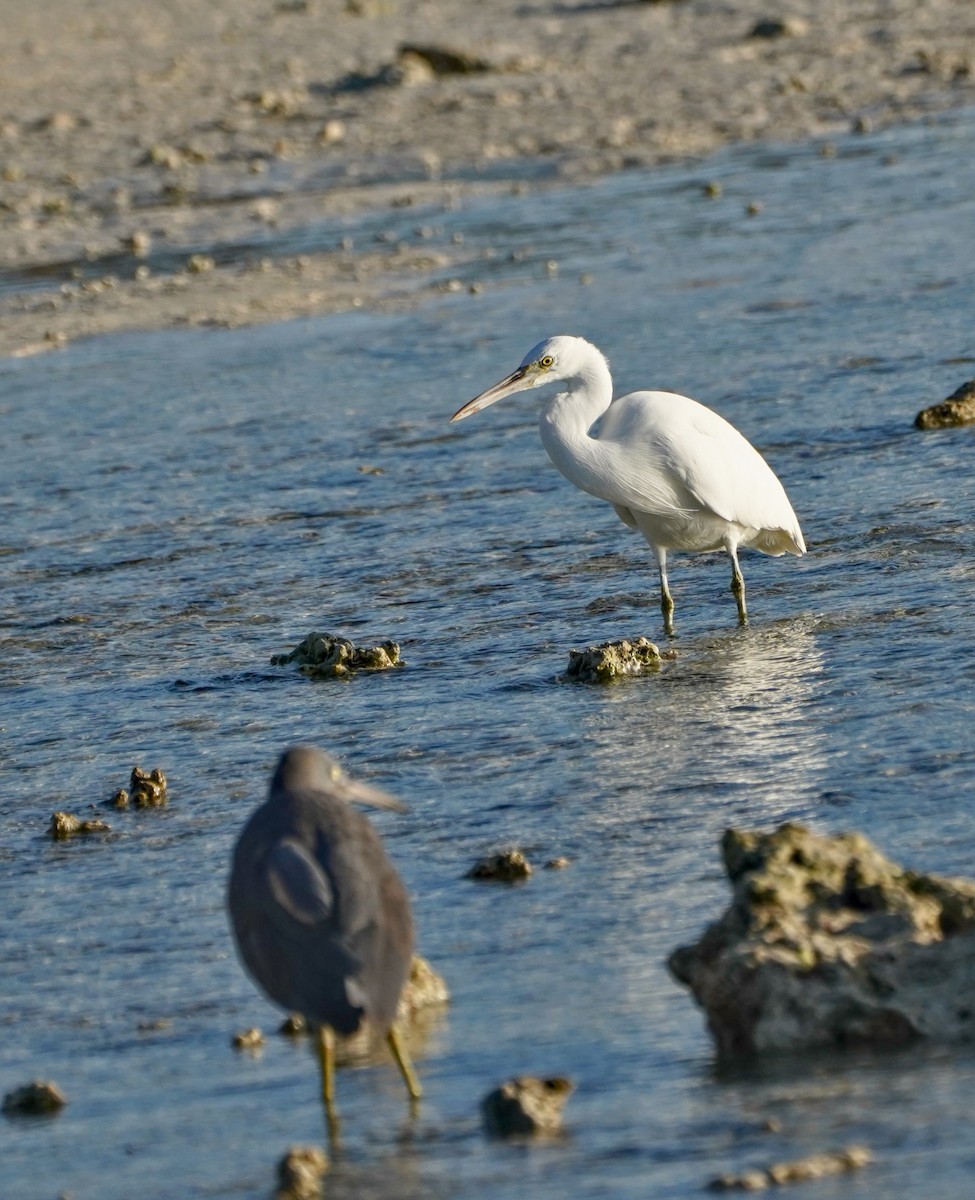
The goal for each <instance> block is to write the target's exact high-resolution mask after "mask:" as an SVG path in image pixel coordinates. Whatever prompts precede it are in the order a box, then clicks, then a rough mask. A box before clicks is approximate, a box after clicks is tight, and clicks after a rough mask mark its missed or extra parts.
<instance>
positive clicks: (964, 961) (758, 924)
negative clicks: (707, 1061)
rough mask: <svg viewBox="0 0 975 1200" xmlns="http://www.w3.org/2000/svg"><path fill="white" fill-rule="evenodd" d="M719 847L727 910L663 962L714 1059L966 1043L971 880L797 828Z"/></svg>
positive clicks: (971, 995) (862, 841)
mask: <svg viewBox="0 0 975 1200" xmlns="http://www.w3.org/2000/svg"><path fill="white" fill-rule="evenodd" d="M721 849H722V853H723V856H724V864H725V869H726V871H727V873H728V878H729V880H730V881H731V885H732V888H733V892H734V895H733V897H732V901H731V904H730V905H729V906H728V909H727V911H726V912H725V913H724V915H723V916H722V917H721V919H720V920H718V921H716V922H715V923H714V924H713V925H711V926H709V928H708V929H707V930H706V931H705V933H704V935H703V936H702V938H701V940H700V941H699V942H698V943H697V944H696V945H693V946H685V947H681V948H680V949H678V950H675V951H674V952H673V954H672V955H671V956H670V959H669V966H670V969H671V971H672V972H673V974H674V976H675V977H676V978H677V979H678V980H679V981H680V982H681V983H685V984H687V986H688V987H689V988H690V989H691V991H692V992H693V993H694V998H695V999H696V1000H697V1002H698V1003H699V1004H700V1005H701V1007H702V1008H703V1009H704V1011H705V1013H706V1014H707V1020H708V1027H709V1029H710V1031H711V1033H712V1035H713V1036H714V1039H715V1042H716V1043H717V1048H718V1052H719V1055H720V1056H722V1057H724V1058H734V1057H739V1056H742V1055H754V1054H767V1053H778V1052H787V1051H799V1050H810V1049H813V1048H816V1047H825V1046H839V1045H848V1044H856V1043H859V1044H870V1045H875V1046H899V1045H903V1044H905V1043H908V1042H910V1041H913V1040H915V1039H918V1038H933V1039H939V1040H969V1039H975V882H971V881H969V880H965V879H948V878H944V877H941V876H938V875H925V874H923V873H921V872H918V871H910V870H905V869H904V868H902V867H900V866H898V865H897V864H896V863H893V862H891V861H890V859H888V858H886V857H885V856H884V855H883V854H881V853H880V851H879V850H877V849H876V848H875V847H874V846H873V845H872V843H871V842H869V841H868V840H867V838H865V837H863V836H862V835H861V834H858V833H846V834H840V835H838V836H835V837H830V836H822V835H819V834H816V833H813V832H812V831H811V830H810V829H807V828H805V827H804V826H802V825H796V824H787V825H782V826H781V827H780V828H779V829H777V830H775V832H773V833H769V834H762V833H748V832H743V831H740V830H735V829H730V830H728V831H727V832H726V833H725V835H724V838H723V839H722V845H721Z"/></svg>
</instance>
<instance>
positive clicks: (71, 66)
mask: <svg viewBox="0 0 975 1200" xmlns="http://www.w3.org/2000/svg"><path fill="white" fill-rule="evenodd" d="M4 25H5V29H4V38H3V39H2V44H0V214H2V221H0V256H2V262H3V264H4V271H3V275H2V276H0V353H2V354H27V353H33V352H35V351H37V350H41V349H45V348H51V347H56V346H59V345H63V344H64V343H65V342H66V341H69V340H71V339H73V338H76V337H80V336H87V335H91V334H97V333H105V332H111V331H115V330H121V329H152V328H166V327H174V326H187V325H225V326H236V325H245V324H248V323H254V322H259V321H270V320H282V319H286V318H289V317H294V316H299V315H307V314H311V313H318V312H330V311H338V310H341V309H345V308H349V307H352V306H376V307H389V306H394V305H404V304H414V303H417V302H418V301H419V300H420V299H422V297H423V296H424V295H425V294H428V292H429V290H430V288H431V287H433V286H434V283H433V282H432V280H433V276H434V274H436V276H437V278H438V280H441V281H442V279H443V273H444V271H445V270H446V271H449V268H450V266H451V264H452V263H458V264H459V263H461V262H463V261H464V260H465V254H467V253H469V252H468V251H466V250H465V247H464V246H463V244H459V245H457V244H454V243H452V242H450V241H449V240H438V239H437V238H436V237H431V236H429V231H426V232H423V231H418V232H417V235H416V237H415V238H413V237H411V238H398V239H395V240H382V239H379V240H376V239H374V238H373V239H370V240H368V241H366V240H364V239H360V238H356V237H344V238H339V237H335V236H331V237H328V238H326V237H324V236H323V237H322V238H321V239H320V241H316V240H315V238H314V236H312V237H311V238H308V237H307V236H306V237H305V239H304V242H305V245H304V246H303V249H302V252H301V253H300V254H299V253H295V252H294V250H293V246H292V248H291V249H290V250H289V234H291V233H293V232H295V231H299V230H301V231H308V230H314V228H315V225H316V223H321V222H322V221H323V219H326V218H334V217H339V216H343V215H346V216H347V215H350V214H351V215H354V214H357V213H360V212H363V211H367V210H368V211H376V210H382V209H383V208H396V209H403V208H409V207H411V206H419V205H430V204H433V205H435V206H436V205H456V204H458V203H462V202H464V200H465V198H466V197H468V196H471V195H473V194H476V193H478V192H485V191H488V190H492V191H496V192H500V193H502V194H504V193H507V192H511V191H513V190H514V191H517V190H523V189H524V188H526V187H548V186H551V185H552V184H553V183H559V182H570V181H573V180H577V181H584V180H587V179H592V178H595V177H599V176H601V175H603V174H605V173H607V172H611V171H617V170H623V169H627V168H632V167H641V166H651V165H654V164H658V163H661V162H665V161H672V160H675V159H681V158H686V157H688V156H703V155H707V154H708V153H709V152H711V151H713V150H715V149H717V148H718V147H720V146H722V145H726V144H728V143H731V142H741V141H748V140H755V139H769V140H774V141H787V140H794V139H799V138H806V137H823V138H828V137H830V136H837V135H838V134H841V133H846V132H849V131H851V130H854V131H856V130H869V129H871V128H875V127H877V126H880V125H884V124H890V123H892V122H896V121H903V120H911V119H916V118H918V117H920V116H923V115H925V114H930V113H935V112H939V111H943V110H945V109H947V108H950V107H952V106H956V105H963V104H970V103H973V102H975V6H973V5H972V4H971V0H793V2H792V3H790V4H789V5H788V6H786V7H785V8H783V6H781V5H778V4H775V5H773V4H770V3H768V0H723V2H719V0H657V2H653V0H616V2H614V0H540V2H538V3H532V2H529V3H525V0H491V3H473V2H471V0H209V2H208V3H206V4H200V3H197V2H195V0H194V2H191V0H167V3H165V4H161V3H158V2H156V3H150V2H149V0H85V2H84V3H78V0H45V3H44V4H43V5H34V4H13V5H9V6H7V11H6V12H5V14H4ZM438 286H439V284H438Z"/></svg>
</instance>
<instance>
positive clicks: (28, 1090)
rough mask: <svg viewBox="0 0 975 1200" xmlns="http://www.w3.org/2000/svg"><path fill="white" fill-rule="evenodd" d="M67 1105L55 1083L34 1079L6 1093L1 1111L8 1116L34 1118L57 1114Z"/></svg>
mask: <svg viewBox="0 0 975 1200" xmlns="http://www.w3.org/2000/svg"><path fill="white" fill-rule="evenodd" d="M67 1103H68V1099H67V1097H66V1096H65V1094H64V1092H62V1091H61V1089H60V1088H59V1087H58V1085H57V1084H56V1083H50V1082H48V1081H45V1080H43V1079H35V1080H34V1081H33V1082H32V1083H26V1084H24V1086H23V1087H19V1088H14V1090H13V1091H12V1092H7V1094H6V1095H5V1096H4V1098H3V1111H4V1112H5V1113H6V1114H7V1115H8V1116H10V1115H19V1116H26V1117H36V1116H43V1115H44V1114H45V1113H55V1112H59V1111H60V1110H61V1109H62V1108H64V1106H65V1105H66V1104H67Z"/></svg>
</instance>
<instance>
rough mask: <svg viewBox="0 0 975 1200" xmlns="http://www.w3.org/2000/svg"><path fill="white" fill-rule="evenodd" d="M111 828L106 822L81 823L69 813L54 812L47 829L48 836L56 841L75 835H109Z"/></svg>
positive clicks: (79, 819) (78, 818)
mask: <svg viewBox="0 0 975 1200" xmlns="http://www.w3.org/2000/svg"><path fill="white" fill-rule="evenodd" d="M111 831H112V827H111V825H109V824H108V823H107V822H106V821H98V820H95V821H82V820H81V818H80V817H76V816H75V815H74V814H73V813H69V812H56V813H54V815H53V816H52V817H51V824H50V825H49V826H48V828H47V832H48V834H49V835H50V836H51V837H52V838H54V839H55V840H56V841H61V840H63V839H64V838H69V837H74V835H75V834H85V833H111Z"/></svg>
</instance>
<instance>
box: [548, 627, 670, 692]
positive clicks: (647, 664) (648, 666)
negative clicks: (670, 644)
mask: <svg viewBox="0 0 975 1200" xmlns="http://www.w3.org/2000/svg"><path fill="white" fill-rule="evenodd" d="M661 657H662V656H661V653H660V650H659V649H658V648H657V647H656V646H655V645H654V644H653V642H651V641H650V640H649V639H648V638H645V637H639V638H634V640H633V641H627V640H624V641H621V642H603V643H602V644H601V645H599V646H587V647H586V649H585V650H570V651H569V665H568V667H567V668H566V672H565V674H566V677H567V678H568V679H577V680H579V681H580V682H581V683H609V681H610V680H612V679H619V678H620V677H621V676H624V675H640V674H642V672H644V671H657V670H659V669H660V660H661Z"/></svg>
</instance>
